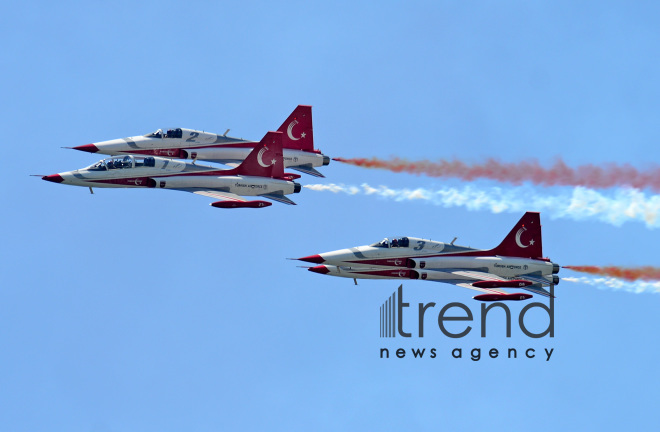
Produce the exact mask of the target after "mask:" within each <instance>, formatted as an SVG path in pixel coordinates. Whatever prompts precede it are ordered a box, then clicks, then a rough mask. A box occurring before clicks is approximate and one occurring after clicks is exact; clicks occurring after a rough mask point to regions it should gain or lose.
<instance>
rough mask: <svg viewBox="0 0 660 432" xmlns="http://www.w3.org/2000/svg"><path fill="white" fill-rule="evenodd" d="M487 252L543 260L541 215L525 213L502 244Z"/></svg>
mask: <svg viewBox="0 0 660 432" xmlns="http://www.w3.org/2000/svg"><path fill="white" fill-rule="evenodd" d="M489 252H490V253H492V254H494V255H502V256H510V257H520V258H535V259H536V258H543V242H542V240H541V215H540V214H539V213H537V212H527V213H525V214H524V215H523V217H522V218H520V220H519V221H518V223H517V224H516V225H515V226H514V227H513V229H512V230H511V232H510V233H509V234H508V235H507V236H506V237H505V238H504V240H502V243H500V245H499V246H497V247H496V248H495V249H492V250H490V251H489Z"/></svg>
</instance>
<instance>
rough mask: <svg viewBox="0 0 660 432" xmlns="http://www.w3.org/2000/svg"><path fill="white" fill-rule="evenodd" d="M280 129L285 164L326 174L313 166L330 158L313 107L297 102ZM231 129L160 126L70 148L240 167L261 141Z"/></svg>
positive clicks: (108, 153) (314, 174) (306, 171)
mask: <svg viewBox="0 0 660 432" xmlns="http://www.w3.org/2000/svg"><path fill="white" fill-rule="evenodd" d="M278 131H279V132H283V133H284V137H283V138H282V145H283V149H284V151H283V154H284V167H286V168H291V169H295V170H297V171H300V172H303V173H305V174H310V175H313V176H316V177H324V175H323V174H321V173H320V172H318V171H317V170H315V169H314V167H320V166H324V165H328V164H329V163H330V158H329V157H328V156H325V155H323V154H322V153H321V151H320V150H316V149H314V131H313V129H312V107H311V106H309V105H298V106H297V107H296V109H295V110H293V112H292V113H291V115H290V116H289V117H288V118H287V119H286V121H285V122H284V123H282V126H280V128H279V129H278ZM228 132H229V129H227V132H225V134H224V135H218V134H214V133H209V132H202V131H197V130H192V129H184V128H177V129H170V130H168V131H167V132H163V131H162V130H161V129H158V130H157V131H156V132H152V133H149V134H146V135H143V136H134V137H130V138H122V139H115V140H110V141H102V142H97V143H92V144H85V145H81V146H78V147H71V148H73V149H75V150H81V151H85V152H89V153H101V154H107V155H111V156H115V155H124V154H136V155H146V156H159V157H164V158H172V159H192V160H193V161H197V160H200V161H207V162H215V163H221V164H225V165H230V166H237V165H238V164H239V163H241V162H242V161H243V160H245V158H246V157H247V155H248V154H249V153H250V152H251V151H252V149H253V148H254V147H255V146H256V145H257V144H258V143H257V142H253V141H248V140H244V139H242V138H233V137H228V136H227V133H228Z"/></svg>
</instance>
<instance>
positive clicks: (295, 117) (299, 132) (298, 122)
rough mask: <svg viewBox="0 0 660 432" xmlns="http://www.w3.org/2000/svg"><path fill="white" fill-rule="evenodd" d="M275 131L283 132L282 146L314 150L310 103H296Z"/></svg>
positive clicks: (291, 148)
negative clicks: (294, 107)
mask: <svg viewBox="0 0 660 432" xmlns="http://www.w3.org/2000/svg"><path fill="white" fill-rule="evenodd" d="M277 131H278V132H282V133H283V134H284V136H283V138H282V145H283V148H285V149H290V150H302V151H314V131H313V129H312V107H311V105H298V106H297V107H296V109H294V110H293V112H292V113H291V115H290V116H289V117H288V118H287V119H286V120H285V121H284V123H282V126H280V128H279V129H278V130H277Z"/></svg>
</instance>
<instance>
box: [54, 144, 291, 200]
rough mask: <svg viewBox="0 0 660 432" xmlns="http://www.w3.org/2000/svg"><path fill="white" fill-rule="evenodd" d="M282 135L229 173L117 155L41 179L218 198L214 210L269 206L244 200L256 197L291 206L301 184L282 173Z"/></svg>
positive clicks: (255, 149)
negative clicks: (188, 193) (85, 166)
mask: <svg viewBox="0 0 660 432" xmlns="http://www.w3.org/2000/svg"><path fill="white" fill-rule="evenodd" d="M282 135H283V134H282V132H268V133H267V134H266V136H264V138H263V139H262V140H261V142H260V143H259V144H258V145H257V146H256V147H255V148H254V150H252V152H250V154H249V155H248V156H247V158H246V159H245V161H244V162H243V163H241V164H240V165H239V166H238V167H236V168H233V169H227V170H222V169H218V168H216V167H210V166H202V165H195V164H191V163H186V162H180V161H173V160H170V159H166V158H160V157H155V156H134V155H126V156H117V157H113V158H108V159H104V160H102V161H99V162H97V163H95V164H94V165H91V166H89V167H87V168H83V169H80V170H75V171H69V172H64V173H59V174H51V175H47V176H44V177H42V178H43V180H47V181H50V182H54V183H63V184H69V185H74V186H86V187H89V189H90V192H92V193H93V189H92V188H94V187H106V188H108V187H111V188H118V187H121V188H126V187H128V188H140V187H141V188H153V189H171V190H179V191H185V192H192V193H195V194H198V195H203V196H207V197H210V198H215V199H218V200H219V201H216V202H213V203H211V205H212V206H213V207H218V208H240V207H250V208H260V207H268V206H270V205H272V203H270V202H268V201H262V200H256V201H248V200H246V199H245V198H243V197H242V196H241V195H243V196H256V197H261V198H268V199H271V200H273V201H279V202H281V203H284V204H293V205H295V203H294V202H293V201H291V200H290V199H289V198H287V197H286V196H285V195H289V194H291V193H298V192H300V190H301V185H300V184H299V183H295V182H294V181H293V180H295V179H297V178H299V177H300V175H298V174H288V173H284V166H283V163H282Z"/></svg>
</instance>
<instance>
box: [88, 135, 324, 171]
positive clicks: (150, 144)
mask: <svg viewBox="0 0 660 432" xmlns="http://www.w3.org/2000/svg"><path fill="white" fill-rule="evenodd" d="M181 130H182V136H181V138H178V137H177V138H170V137H167V136H165V135H161V137H153V136H142V135H140V136H134V137H129V138H121V139H114V140H109V141H102V142H98V143H94V144H93V146H94V147H96V149H97V152H98V153H102V154H107V155H111V156H116V155H124V154H142V155H151V156H159V157H165V158H174V159H195V160H201V161H208V162H221V163H222V162H236V161H242V160H244V159H245V158H246V157H247V155H248V154H249V153H250V152H251V151H252V149H253V148H254V146H255V145H256V144H257V143H256V142H253V141H248V140H243V139H240V138H232V137H227V136H222V135H217V134H213V133H208V132H201V131H194V130H191V129H181ZM283 157H284V167H285V168H286V167H295V166H301V165H308V166H311V167H320V166H323V165H327V164H328V162H329V159H328V158H327V156H324V155H323V154H321V153H320V152H319V153H317V152H307V151H302V150H291V149H283Z"/></svg>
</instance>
